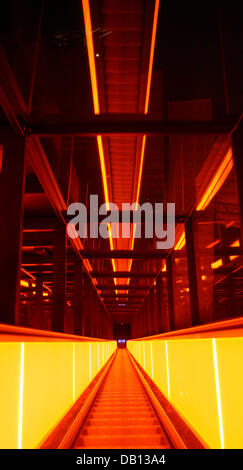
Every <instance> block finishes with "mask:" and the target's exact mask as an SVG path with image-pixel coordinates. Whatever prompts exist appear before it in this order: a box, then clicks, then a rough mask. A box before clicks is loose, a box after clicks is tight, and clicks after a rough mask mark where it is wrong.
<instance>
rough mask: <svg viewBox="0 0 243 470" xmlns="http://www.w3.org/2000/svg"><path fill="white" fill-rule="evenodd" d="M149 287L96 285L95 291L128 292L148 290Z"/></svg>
mask: <svg viewBox="0 0 243 470" xmlns="http://www.w3.org/2000/svg"><path fill="white" fill-rule="evenodd" d="M150 288H151V286H130V285H129V286H127V285H124V284H121V285H119V284H118V285H114V286H102V285H101V284H98V285H97V286H96V289H98V290H103V291H104V290H128V291H133V290H149V289H150Z"/></svg>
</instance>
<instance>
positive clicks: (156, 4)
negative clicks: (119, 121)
mask: <svg viewBox="0 0 243 470" xmlns="http://www.w3.org/2000/svg"><path fill="white" fill-rule="evenodd" d="M159 4H160V0H155V7H154V20H153V29H152V39H151V48H150V57H149V70H148V80H147V90H146V98H145V107H144V114H147V113H148V107H149V97H150V89H151V81H152V72H153V62H154V48H155V39H156V31H157V24H158V14H159Z"/></svg>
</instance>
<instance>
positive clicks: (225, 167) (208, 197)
mask: <svg viewBox="0 0 243 470" xmlns="http://www.w3.org/2000/svg"><path fill="white" fill-rule="evenodd" d="M233 166H234V162H233V155H232V148H230V149H229V150H228V152H227V153H226V155H225V157H224V159H223V161H222V163H221V164H220V166H219V168H218V169H217V171H216V173H215V174H214V176H213V178H212V180H211V182H210V183H209V185H208V187H207V189H206V191H205V192H204V194H203V196H202V197H201V199H200V201H199V203H198V205H197V207H196V210H197V211H202V210H204V209H206V207H207V206H208V205H209V204H210V202H211V201H212V199H213V198H214V196H215V195H216V194H217V192H218V191H219V189H220V188H221V186H222V185H223V184H224V182H225V180H226V178H227V176H228V175H229V173H230V171H231V170H232V168H233Z"/></svg>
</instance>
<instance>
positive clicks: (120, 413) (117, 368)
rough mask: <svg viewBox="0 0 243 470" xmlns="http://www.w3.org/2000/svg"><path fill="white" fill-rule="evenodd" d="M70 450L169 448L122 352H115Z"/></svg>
mask: <svg viewBox="0 0 243 470" xmlns="http://www.w3.org/2000/svg"><path fill="white" fill-rule="evenodd" d="M73 448H74V449H82V448H83V449H89V448H90V449H92V448H93V449H95V448H98V449H102V448H103V449H105V448H109V449H112V448H113V449H116V448H117V449H119V448H121V449H128V448H132V449H146V448H147V449H149V448H150V449H153V448H155V449H170V448H171V443H170V441H169V440H168V437H167V435H166V433H165V431H164V430H163V427H162V426H161V423H160V421H159V419H158V417H157V415H156V413H155V410H154V408H153V407H152V404H151V402H150V400H149V398H148V396H147V394H146V392H145V390H144V387H143V385H142V383H141V381H140V379H139V377H138V375H137V373H136V371H135V369H134V367H133V365H132V363H131V361H130V359H129V357H128V353H127V351H126V350H125V349H120V350H118V352H117V355H116V358H115V360H114V362H113V364H112V366H111V368H110V370H109V372H108V374H107V376H106V378H105V380H104V383H103V384H102V386H101V388H100V390H99V392H98V395H97V397H96V399H95V401H94V403H93V405H92V407H91V409H90V411H89V413H88V415H87V417H86V420H85V421H84V423H83V425H82V427H81V429H80V431H79V433H78V435H77V437H76V439H75V441H74V443H73Z"/></svg>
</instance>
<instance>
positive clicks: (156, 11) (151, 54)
mask: <svg viewBox="0 0 243 470" xmlns="http://www.w3.org/2000/svg"><path fill="white" fill-rule="evenodd" d="M159 4H160V0H155V7H154V19H153V28H152V39H151V47H150V56H149V70H148V79H147V87H146V97H145V105H144V114H147V113H148V107H149V98H150V90H151V81H152V72H153V61H154V49H155V40H156V31H157V24H158V14H159ZM146 140H147V136H146V135H144V136H143V140H142V149H141V157H140V164H139V174H138V186H137V192H136V201H135V202H136V204H138V201H139V197H140V189H141V181H142V173H143V164H144V154H145V145H146ZM135 233H136V225H135V227H134V229H133V236H132V239H131V242H130V250H133V248H134V238H135ZM131 267H132V260H129V263H128V271H131ZM128 284H129V280H128Z"/></svg>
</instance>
